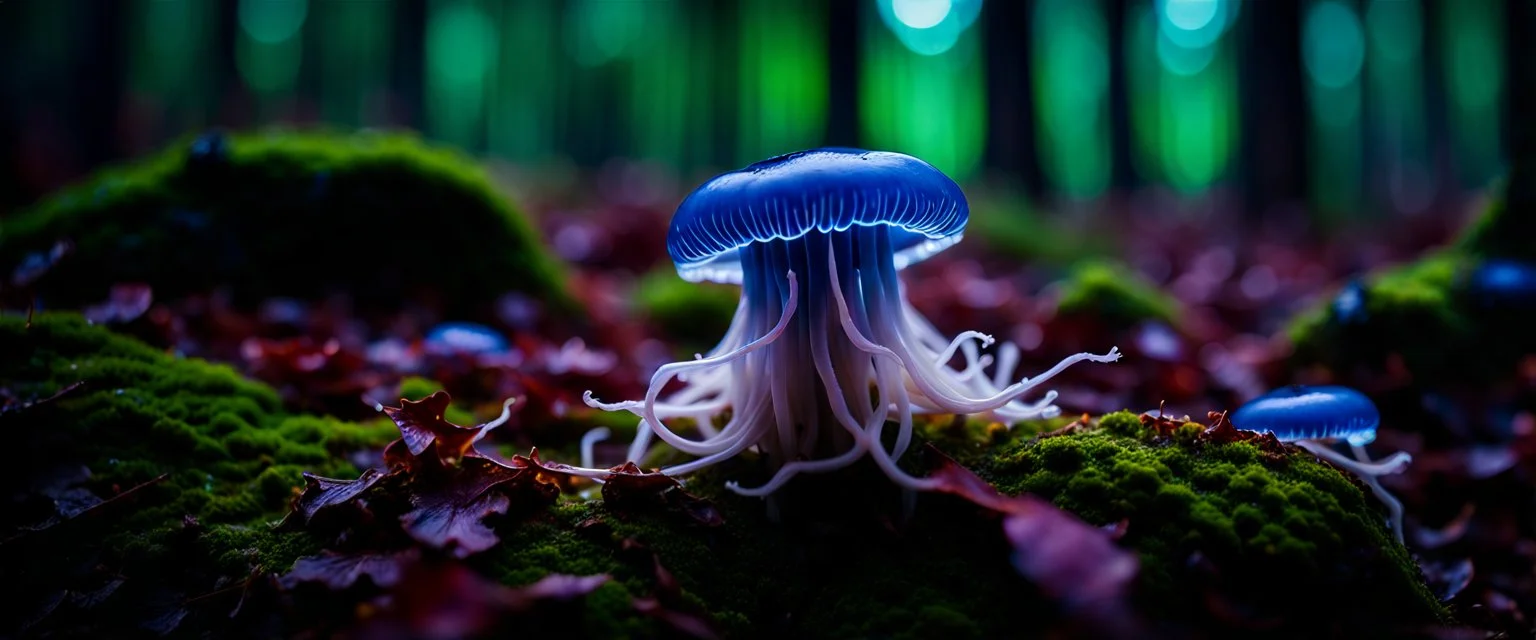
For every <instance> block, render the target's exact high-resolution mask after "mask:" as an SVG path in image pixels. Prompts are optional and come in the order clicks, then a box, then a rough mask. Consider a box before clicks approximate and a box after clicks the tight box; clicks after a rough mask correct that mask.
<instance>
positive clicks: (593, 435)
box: [581, 427, 611, 467]
mask: <svg viewBox="0 0 1536 640" xmlns="http://www.w3.org/2000/svg"><path fill="white" fill-rule="evenodd" d="M609 435H611V433H610V432H609V431H608V427H598V428H596V429H593V430H591V431H588V432H586V434H584V435H582V436H581V466H583V467H591V466H592V465H593V456H592V449H593V447H595V446H597V443H599V442H602V441H604V440H607V439H608V436H609Z"/></svg>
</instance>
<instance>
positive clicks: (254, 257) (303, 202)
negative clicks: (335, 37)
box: [0, 132, 574, 312]
mask: <svg viewBox="0 0 1536 640" xmlns="http://www.w3.org/2000/svg"><path fill="white" fill-rule="evenodd" d="M211 135H217V134H211ZM226 140H227V153H224V154H222V155H221V154H212V155H210V156H207V157H189V152H188V149H189V148H191V145H190V144H189V143H188V142H187V141H183V142H181V143H178V144H175V145H173V146H171V147H170V148H168V149H166V150H165V151H163V152H161V153H159V154H157V155H154V156H151V157H148V158H145V159H142V160H140V161H138V162H135V163H133V164H128V165H125V166H122V167H118V168H115V169H109V170H106V171H103V172H102V173H101V174H99V175H98V176H97V177H95V178H94V179H91V180H89V181H88V182H86V183H84V184H81V185H78V186H75V187H73V188H70V189H67V190H65V191H63V192H61V193H60V194H58V195H57V196H54V197H51V198H49V199H47V200H45V201H43V202H41V203H39V204H38V205H36V206H34V207H33V208H31V209H30V210H27V211H24V212H22V213H20V214H19V215H16V216H14V217H11V218H8V219H6V220H5V221H4V223H3V225H0V264H3V265H15V264H17V263H19V262H20V261H21V260H22V258H23V256H24V255H25V254H26V253H28V252H34V251H40V250H46V249H47V248H48V247H49V246H51V245H52V244H53V242H54V241H55V240H56V239H59V238H63V237H67V238H69V239H71V240H72V241H73V242H74V243H75V246H76V249H75V251H74V253H73V255H72V256H70V257H69V258H68V259H66V260H65V261H63V262H61V263H60V264H59V265H58V266H57V267H56V268H55V269H54V270H53V272H51V273H50V274H49V276H48V279H47V281H46V285H45V286H44V289H43V291H42V293H43V295H44V297H45V298H46V299H47V300H48V301H49V302H50V303H51V304H52V305H53V306H56V307H57V306H65V305H76V304H80V303H85V302H94V301H96V300H99V299H101V298H103V297H105V295H106V293H107V287H108V286H109V285H110V284H112V283H115V282H123V281H130V282H132V281H137V282H147V283H149V284H150V285H151V286H153V287H154V289H155V293H156V295H157V296H162V295H177V294H180V293H186V292H201V291H206V290H209V289H211V288H212V287H214V286H228V287H229V288H230V289H231V290H232V291H233V292H234V293H235V294H236V296H238V297H239V298H240V299H242V300H246V301H254V300H259V299H261V298H262V297H264V296H269V295H284V296H300V297H312V296H320V295H323V294H326V293H329V292H334V291H345V292H347V293H348V294H350V295H352V296H354V297H355V298H356V299H357V300H359V302H361V303H363V304H365V305H366V304H373V303H377V304H380V305H391V307H392V306H393V305H396V304H398V300H399V299H400V298H401V297H415V298H417V299H429V300H434V301H437V302H440V303H441V304H442V305H444V306H445V307H446V308H447V309H448V310H449V311H450V312H468V311H469V310H473V309H477V308H480V307H481V306H482V305H486V304H488V303H489V302H490V301H493V300H495V298H496V296H497V294H499V293H502V292H507V291H520V292H524V293H526V294H529V295H532V296H535V297H537V298H540V299H543V300H545V301H546V302H548V303H550V304H552V305H554V306H556V307H559V308H562V309H565V310H570V309H572V308H574V306H573V305H571V304H570V303H569V299H568V297H567V294H566V292H565V289H564V284H563V275H562V273H561V269H560V267H559V266H558V265H557V263H556V262H555V260H554V259H552V258H551V257H550V256H549V255H548V254H547V253H546V252H545V250H544V249H543V247H542V244H541V240H540V239H539V237H538V234H537V233H536V232H535V230H534V229H533V227H532V226H531V225H530V224H529V222H528V220H527V219H526V218H525V217H524V216H523V215H522V214H521V213H520V212H519V211H517V210H516V209H515V208H514V207H513V206H512V205H511V204H509V203H508V202H507V201H506V200H504V199H503V198H502V197H501V196H499V195H498V194H497V192H496V189H495V187H494V186H493V185H492V183H491V181H490V179H489V177H488V176H487V175H486V174H485V173H484V171H482V170H481V169H480V168H479V167H477V166H476V165H475V164H474V163H473V162H472V161H470V160H469V159H467V158H465V157H463V156H461V155H460V154H457V153H455V152H452V151H449V150H446V149H443V148H438V147H433V146H429V145H427V144H425V143H423V142H422V141H420V140H419V139H418V138H416V137H414V136H411V135H407V134H398V133H373V132H368V133H359V134H355V135H338V134H331V133H289V132H261V133H250V134H240V135H231V136H229V137H227V138H226ZM293 256H303V257H304V258H303V259H302V260H295V259H294V258H293ZM7 268H9V266H7Z"/></svg>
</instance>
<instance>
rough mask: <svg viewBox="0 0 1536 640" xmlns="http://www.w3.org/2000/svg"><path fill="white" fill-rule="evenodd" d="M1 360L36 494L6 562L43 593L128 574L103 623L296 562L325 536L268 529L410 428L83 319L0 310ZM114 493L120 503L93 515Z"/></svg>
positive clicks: (20, 470)
mask: <svg viewBox="0 0 1536 640" xmlns="http://www.w3.org/2000/svg"><path fill="white" fill-rule="evenodd" d="M0 353H4V354H5V357H4V358H0V381H3V383H0V387H3V389H4V392H5V393H6V394H7V395H8V396H9V397H10V398H12V399H13V400H14V404H13V405H12V406H11V407H8V410H7V411H5V412H4V413H0V433H3V434H4V436H5V442H6V445H7V453H8V455H9V456H10V457H11V460H13V462H12V463H11V464H7V465H4V470H3V471H0V476H3V477H4V478H5V482H6V485H5V486H7V487H8V488H12V489H14V490H15V492H16V495H17V496H25V499H24V500H23V501H22V502H20V503H15V504H13V505H12V507H13V508H12V509H10V510H8V511H7V512H6V514H5V517H4V518H0V525H3V528H4V530H5V531H6V535H8V536H14V537H13V538H11V539H9V540H6V541H5V542H4V543H3V544H0V564H3V566H4V567H5V571H4V573H5V574H6V577H7V579H8V580H12V581H14V582H16V583H18V584H25V585H28V587H29V591H30V592H29V595H30V596H33V597H38V598H46V597H47V596H49V595H51V594H53V593H57V592H58V590H65V589H67V590H71V591H73V592H81V591H83V590H88V588H89V587H92V586H96V585H99V584H100V576H98V575H97V574H100V573H105V574H106V575H108V576H113V578H112V579H121V580H123V581H124V583H123V584H124V586H123V587H122V588H121V589H119V588H117V587H113V589H114V590H115V591H113V592H112V593H115V596H113V597H112V598H111V600H109V601H108V602H107V603H105V604H103V605H102V606H101V607H100V610H98V611H95V613H94V615H97V616H101V617H102V619H130V620H132V621H134V622H135V623H142V624H145V625H149V627H146V628H151V627H153V625H155V624H159V623H164V622H166V620H160V619H158V616H160V612H159V609H158V608H157V607H159V606H160V604H165V603H159V600H158V599H161V598H162V596H165V594H167V593H171V594H180V595H183V596H186V595H198V594H200V593H203V592H206V591H212V590H213V589H214V586H215V583H216V582H217V581H218V580H220V579H221V578H222V579H224V580H229V579H231V578H242V577H244V575H245V574H249V573H250V571H251V570H252V566H253V565H257V566H265V567H266V568H267V569H271V570H283V569H286V564H285V563H291V562H292V561H293V558H294V557H296V556H297V555H298V554H300V553H304V552H308V551H312V550H313V545H312V544H310V543H308V542H307V541H306V539H305V538H304V537H303V536H302V535H297V534H278V533H275V532H273V531H272V530H271V529H270V527H269V526H268V524H267V523H268V522H269V521H272V520H275V519H277V518H280V517H281V516H282V515H283V514H284V513H285V512H286V510H287V506H288V504H289V501H290V500H291V499H292V496H293V490H294V487H296V486H298V485H300V484H302V482H301V478H300V474H301V473H302V472H303V471H312V472H315V473H320V474H322V475H333V476H349V475H356V473H357V469H356V467H355V466H354V465H353V464H352V463H351V462H349V456H350V454H352V453H355V452H357V451H363V450H372V449H376V448H378V447H380V446H382V444H383V443H385V442H387V441H388V440H389V439H390V438H392V437H394V436H395V435H397V434H396V432H395V430H394V426H393V425H392V424H390V423H389V422H387V421H381V422H376V423H372V424H369V425H355V424H349V423H343V422H339V421H335V420H331V419H327V418H317V417H309V416H290V415H285V414H283V413H282V411H281V403H280V402H279V400H278V397H277V394H276V393H275V392H274V391H273V390H272V389H270V388H268V387H266V386H264V385H261V384H258V383H254V382H250V381H247V380H245V379H243V378H241V377H240V376H239V374H237V373H236V372H235V371H234V370H232V369H230V368H229V367H226V366H222V365H213V364H208V363H206V362H202V361H199V360H188V359H182V358H176V357H173V356H170V355H167V354H164V353H161V352H159V351H157V350H155V349H153V348H151V347H149V346H146V345H144V344H142V343H139V342H136V341H134V340H132V339H129V338H125V337H122V336H118V335H116V334H113V333H111V332H109V331H107V330H105V329H102V328H99V327H93V326H90V325H87V324H86V323H85V322H84V321H83V320H82V319H80V318H79V317H78V316H75V315H67V314H42V315H39V316H38V317H37V318H35V319H34V322H33V324H32V326H31V327H30V328H28V327H26V325H25V321H24V320H23V319H20V318H16V317H12V316H0ZM76 383H81V384H80V386H78V387H74V388H73V389H72V390H66V389H68V388H69V387H71V385H75V384H76ZM61 390H62V391H63V393H62V394H61V395H58V396H57V397H56V398H53V399H51V400H48V398H50V397H52V396H54V394H57V393H59V392H60V391H61ZM27 402H35V404H32V405H31V406H26V407H21V406H20V405H22V404H25V403H27ZM82 469H83V471H82ZM162 476H163V478H162ZM49 479H51V480H49ZM40 481H43V482H42V485H41V486H40V485H39V483H40ZM146 483H148V484H147V485H146ZM50 484H51V485H52V486H47V485H50ZM140 485H145V486H142V488H140V489H137V490H134V491H132V492H131V493H128V494H126V495H122V496H119V494H120V493H122V492H126V491H128V490H129V489H131V488H134V487H138V486H140ZM114 498H116V499H114ZM99 500H111V502H109V503H107V504H102V505H98V506H97V508H96V509H92V510H89V511H84V512H81V511H80V509H83V508H85V507H87V506H90V505H93V504H95V503H96V502H97V501H99ZM76 505H78V506H76ZM82 563H83V564H82ZM279 565H281V566H279ZM199 590H201V591H199ZM109 595H110V594H109ZM104 597H105V596H104ZM151 600H153V601H154V602H151ZM157 603H159V604H157ZM34 604H37V603H31V602H30V601H29V602H24V603H21V604H19V605H18V609H17V610H14V611H13V615H23V616H25V615H29V614H31V613H34V611H32V610H31V609H29V608H28V607H29V606H31V605H34ZM55 604H57V603H55ZM167 606H170V605H167ZM146 607H148V609H145V608H146ZM141 609H143V610H145V611H149V610H150V609H153V610H154V611H149V612H148V613H145V614H144V616H143V617H140V616H138V614H136V613H134V612H135V611H138V610H141ZM114 612H115V613H114ZM178 612H181V613H178ZM59 613H60V614H61V615H69V614H68V613H67V612H63V611H60V612H59ZM163 613H165V615H167V616H171V617H175V616H177V615H185V613H184V611H182V610H180V609H178V608H176V607H171V609H170V610H167V611H166V612H163ZM8 617H9V616H7V618H8ZM157 620H158V622H157ZM6 621H7V622H13V621H10V620H6Z"/></svg>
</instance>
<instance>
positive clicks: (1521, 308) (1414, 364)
mask: <svg viewBox="0 0 1536 640" xmlns="http://www.w3.org/2000/svg"><path fill="white" fill-rule="evenodd" d="M1481 260H1483V258H1480V257H1478V256H1474V255H1470V254H1468V253H1465V252H1462V251H1459V250H1455V249H1447V250H1442V251H1440V252H1437V253H1433V254H1430V255H1428V256H1425V257H1424V258H1421V259H1420V260H1419V261H1417V262H1414V263H1411V264H1408V265H1404V266H1400V267H1396V268H1392V269H1388V270H1385V271H1382V272H1380V273H1377V274H1374V275H1372V276H1369V277H1367V278H1365V279H1363V280H1361V281H1357V282H1354V283H1351V284H1348V285H1346V288H1345V289H1343V290H1341V291H1340V292H1338V294H1337V295H1336V296H1335V297H1334V298H1333V299H1331V300H1329V301H1328V302H1326V303H1324V304H1322V305H1319V306H1318V307H1317V308H1314V309H1311V310H1309V311H1307V312H1305V313H1303V314H1302V315H1300V316H1298V317H1297V318H1296V319H1295V320H1293V321H1292V322H1291V325H1290V326H1289V327H1288V328H1287V337H1288V338H1289V339H1290V341H1291V344H1292V346H1293V350H1294V351H1293V355H1292V361H1293V364H1295V365H1296V366H1298V367H1306V366H1313V365H1322V366H1326V367H1328V368H1330V369H1332V370H1333V371H1334V372H1335V373H1337V374H1339V375H1341V376H1343V377H1344V378H1345V379H1348V378H1349V377H1350V376H1352V375H1354V374H1356V373H1357V372H1362V371H1364V372H1375V371H1382V370H1385V369H1386V367H1387V366H1388V365H1387V363H1388V362H1389V360H1391V359H1393V358H1400V361H1401V364H1402V366H1403V367H1405V368H1406V370H1407V372H1408V373H1409V374H1410V375H1411V376H1412V379H1413V382H1414V383H1415V384H1416V385H1419V386H1421V387H1424V388H1439V387H1442V386H1444V385H1448V384H1450V385H1454V384H1473V385H1476V384H1481V383H1483V382H1486V381H1490V380H1497V379H1501V378H1507V377H1509V376H1511V375H1513V374H1514V367H1515V366H1517V364H1518V363H1519V362H1520V361H1521V360H1522V359H1523V358H1525V357H1526V356H1527V355H1529V354H1532V353H1536V333H1532V332H1531V331H1530V326H1532V325H1533V324H1536V306H1532V305H1527V304H1502V303H1500V302H1498V301H1497V300H1493V299H1490V298H1489V297H1487V296H1484V295H1480V294H1479V293H1477V292H1476V291H1474V290H1473V286H1472V284H1471V283H1470V279H1471V278H1472V274H1473V272H1474V270H1475V269H1476V268H1477V266H1478V264H1479V263H1480V261H1481ZM1340 296H1343V297H1344V299H1342V300H1341V299H1340Z"/></svg>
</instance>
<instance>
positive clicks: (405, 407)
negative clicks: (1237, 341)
mask: <svg viewBox="0 0 1536 640" xmlns="http://www.w3.org/2000/svg"><path fill="white" fill-rule="evenodd" d="M451 402H452V399H451V397H450V396H449V395H448V393H447V392H444V391H438V392H437V393H434V394H432V395H430V396H427V397H425V398H422V399H421V400H420V401H416V402H412V401H410V400H404V399H402V400H401V401H400V406H399V407H384V414H385V415H387V416H389V419H390V420H393V421H394V422H395V426H397V427H399V428H400V439H401V440H402V441H403V442H405V447H406V448H407V449H408V450H410V452H411V455H413V456H417V457H421V456H422V454H424V453H426V451H427V449H428V447H431V446H432V445H433V444H434V443H435V444H436V445H437V446H436V448H435V449H434V451H435V453H436V456H437V459H438V461H439V462H442V463H445V464H451V463H452V462H453V461H455V460H458V459H460V458H463V457H464V456H466V455H469V454H470V451H471V450H472V449H473V448H474V444H475V440H477V439H478V438H479V437H480V433H481V431H482V430H483V427H461V426H459V425H456V424H453V423H451V422H448V421H447V420H445V419H444V418H443V414H444V412H446V411H447V410H448V405H449V404H450V403H451Z"/></svg>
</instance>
